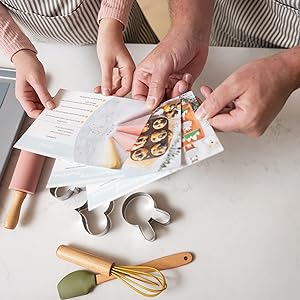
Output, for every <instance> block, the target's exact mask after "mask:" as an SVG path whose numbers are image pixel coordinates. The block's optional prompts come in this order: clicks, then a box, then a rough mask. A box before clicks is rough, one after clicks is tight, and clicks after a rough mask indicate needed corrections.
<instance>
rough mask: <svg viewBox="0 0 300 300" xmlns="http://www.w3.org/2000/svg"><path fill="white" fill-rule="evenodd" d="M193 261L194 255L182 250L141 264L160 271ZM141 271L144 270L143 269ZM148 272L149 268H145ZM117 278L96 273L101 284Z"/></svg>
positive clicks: (97, 280)
mask: <svg viewBox="0 0 300 300" xmlns="http://www.w3.org/2000/svg"><path fill="white" fill-rule="evenodd" d="M192 261H193V255H192V253H190V252H180V253H176V254H173V255H168V256H164V257H161V258H158V259H154V260H151V261H148V262H146V263H143V264H141V265H140V266H148V267H152V268H156V269H158V270H160V271H162V270H168V269H173V268H177V267H181V266H184V265H187V264H189V263H191V262H192ZM140 271H143V270H142V269H141V270H140ZM144 271H145V272H148V270H147V269H145V270H144ZM113 279H116V278H115V277H114V276H105V275H102V274H97V275H96V283H97V285H98V284H101V283H103V282H106V281H109V280H113Z"/></svg>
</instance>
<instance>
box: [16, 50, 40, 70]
mask: <svg viewBox="0 0 300 300" xmlns="http://www.w3.org/2000/svg"><path fill="white" fill-rule="evenodd" d="M27 58H33V59H37V56H36V53H35V52H34V51H32V50H30V49H22V50H20V51H18V52H16V53H15V54H14V55H13V56H12V58H11V61H12V63H13V64H14V65H15V66H17V65H18V64H20V63H22V62H23V61H24V60H25V59H27Z"/></svg>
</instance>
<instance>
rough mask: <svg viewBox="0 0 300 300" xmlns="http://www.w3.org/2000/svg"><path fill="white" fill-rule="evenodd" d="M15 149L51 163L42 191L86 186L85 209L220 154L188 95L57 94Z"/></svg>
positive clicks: (215, 141)
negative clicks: (153, 98)
mask: <svg viewBox="0 0 300 300" xmlns="http://www.w3.org/2000/svg"><path fill="white" fill-rule="evenodd" d="M54 101H55V102H56V104H57V107H56V109H54V110H51V111H50V110H45V111H44V112H42V114H41V115H40V116H39V117H38V119H37V120H36V121H35V122H34V123H33V124H32V126H31V127H30V128H29V129H28V130H27V131H26V133H25V134H24V135H23V136H22V137H21V138H20V140H19V141H18V142H17V143H16V145H15V147H16V148H19V149H23V150H27V151H31V152H34V153H38V154H41V155H45V156H48V157H52V158H56V159H57V160H56V162H55V165H54V168H53V170H52V173H51V176H50V178H49V182H48V186H47V187H59V186H69V185H71V186H74V185H76V186H86V187H87V197H88V206H89V209H90V210H92V209H94V208H96V207H97V206H99V205H101V204H102V203H104V202H107V201H111V200H114V199H116V198H118V197H120V196H122V195H124V194H126V193H129V192H131V191H133V190H135V189H137V188H139V187H141V186H143V185H146V184H148V183H150V182H153V181H155V180H158V179H160V178H162V177H165V176H167V175H169V174H171V173H173V172H176V171H178V170H180V169H182V168H184V167H186V166H189V165H191V164H194V163H197V162H199V161H201V160H203V159H206V158H208V157H210V156H212V155H215V154H217V153H219V152H221V151H223V147H222V145H221V143H220V142H219V140H218V138H217V136H216V134H215V132H214V131H213V129H212V128H211V126H210V125H209V123H208V122H207V121H200V122H199V121H198V120H197V119H196V117H195V114H194V112H195V111H196V110H197V108H198V107H199V103H198V101H197V99H196V97H195V96H194V94H193V93H192V92H188V93H185V94H183V95H181V96H179V97H177V98H174V99H171V100H168V101H166V102H164V103H162V104H161V105H160V106H159V107H158V108H157V109H155V110H154V111H153V112H152V111H149V110H148V109H147V107H146V105H145V103H144V102H143V101H138V100H132V99H125V98H119V97H113V96H109V97H105V96H102V95H100V94H91V93H83V92H74V91H68V90H60V91H59V92H58V93H57V95H56V96H55V98H54Z"/></svg>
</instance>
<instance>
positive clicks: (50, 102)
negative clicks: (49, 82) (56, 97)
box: [46, 100, 56, 109]
mask: <svg viewBox="0 0 300 300" xmlns="http://www.w3.org/2000/svg"><path fill="white" fill-rule="evenodd" d="M46 107H47V108H48V109H54V108H55V107H56V106H55V104H54V102H53V101H51V100H48V101H47V102H46Z"/></svg>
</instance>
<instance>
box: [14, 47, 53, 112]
mask: <svg viewBox="0 0 300 300" xmlns="http://www.w3.org/2000/svg"><path fill="white" fill-rule="evenodd" d="M12 62H13V63H14V65H15V66H16V72H17V76H16V97H17V99H18V100H19V101H20V103H21V105H22V107H23V108H24V110H25V112H26V113H27V115H28V116H29V117H31V118H37V117H38V115H39V114H40V113H41V112H42V111H43V109H44V107H46V108H48V109H53V108H55V104H54V102H53V101H52V97H51V95H50V94H49V92H48V90H47V87H46V76H45V71H44V68H43V66H42V64H41V63H40V61H39V60H38V59H37V57H36V55H35V53H34V52H32V51H30V50H21V51H19V52H17V53H16V54H15V55H14V56H13V58H12Z"/></svg>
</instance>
